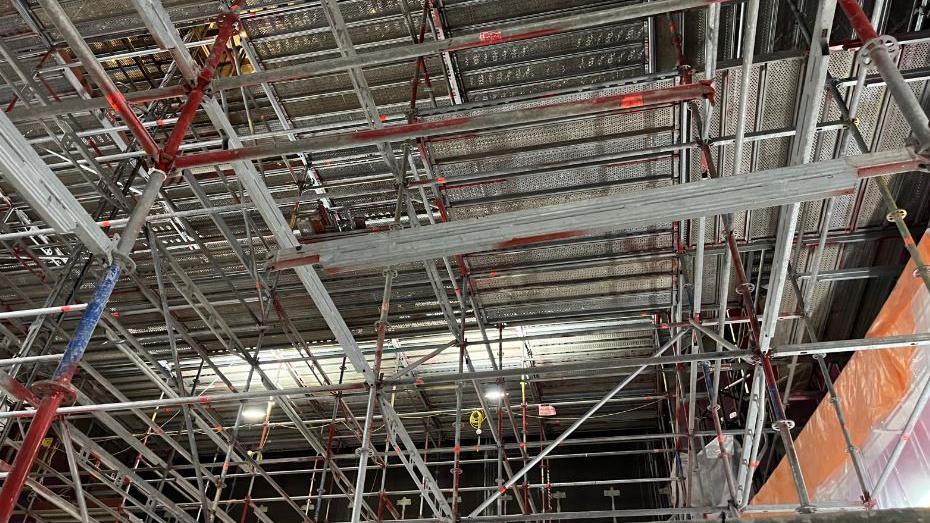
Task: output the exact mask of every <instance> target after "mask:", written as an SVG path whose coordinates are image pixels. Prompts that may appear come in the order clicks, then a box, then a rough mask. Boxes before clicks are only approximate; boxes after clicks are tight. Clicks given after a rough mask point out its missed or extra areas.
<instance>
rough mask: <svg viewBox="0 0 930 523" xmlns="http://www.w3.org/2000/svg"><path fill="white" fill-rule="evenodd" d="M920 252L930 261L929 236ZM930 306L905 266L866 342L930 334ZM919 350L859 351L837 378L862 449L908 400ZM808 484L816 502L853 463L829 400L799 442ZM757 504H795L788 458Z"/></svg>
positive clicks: (929, 299) (851, 427)
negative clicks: (823, 489) (824, 488)
mask: <svg viewBox="0 0 930 523" xmlns="http://www.w3.org/2000/svg"><path fill="white" fill-rule="evenodd" d="M918 247H919V249H920V252H921V254H922V255H923V256H924V259H925V260H926V259H930V235H928V233H926V232H925V233H924V236H923V238H922V239H921V241H920V244H919V246H918ZM928 307H930V294H928V292H927V289H926V287H924V285H923V281H922V280H921V279H920V278H919V277H917V276H916V275H915V274H914V262H913V261H911V262H909V263H908V264H907V266H906V267H905V268H904V271H903V272H902V273H901V276H900V277H899V278H898V283H897V284H896V285H895V288H894V290H893V291H892V292H891V296H889V297H888V300H887V301H886V302H885V304H884V305H883V306H882V309H881V311H880V312H879V313H878V316H877V317H876V318H875V321H874V322H873V323H872V326H871V327H870V328H869V331H868V333H867V334H866V337H867V338H877V337H883V336H898V335H906V334H916V333H918V332H927V331H928V330H930V319H928V318H927V316H928V314H927V310H928ZM914 354H915V349H914V348H902V349H884V350H868V351H860V352H856V353H855V354H853V356H852V358H850V360H849V363H847V365H846V367H845V368H844V369H843V372H842V373H841V374H840V376H839V378H837V380H836V391H837V395H838V396H839V398H840V404H841V405H842V407H843V409H844V412H845V414H846V420H847V429H848V430H849V434H850V436H851V437H852V440H853V443H854V444H855V445H856V446H857V447H861V446H862V445H863V444H864V443H865V442H866V441H867V440H868V439H869V436H870V434H871V433H872V431H873V430H874V429H876V428H879V427H880V426H881V424H882V423H883V422H884V421H885V420H886V419H888V417H889V416H890V415H891V414H892V412H893V411H894V409H895V408H896V407H897V406H898V405H899V404H900V403H901V402H902V401H903V400H904V398H905V396H906V395H907V393H908V390H909V387H910V380H911V370H910V367H911V363H912V361H913V359H914ZM795 446H796V448H797V451H798V458H799V460H800V463H801V470H802V472H803V473H804V481H805V483H806V485H807V490H808V492H809V493H810V495H811V499H812V500H813V501H817V497H816V493H817V490H818V489H819V488H820V487H821V486H823V485H824V484H825V483H826V482H827V481H828V480H830V479H832V478H834V477H835V476H837V475H838V474H839V473H840V472H841V471H842V470H843V466H844V465H845V464H847V463H848V460H849V454H848V453H847V452H846V445H845V443H844V441H843V433H842V432H841V430H840V426H839V423H838V422H837V420H836V412H835V411H834V410H833V407H832V406H831V405H830V401H829V397H824V399H823V400H822V401H821V402H820V405H818V406H817V410H816V411H815V412H814V415H813V416H812V417H811V419H810V420H809V421H808V422H807V425H805V426H804V429H803V430H801V433H800V434H799V435H798V437H797V439H795ZM752 502H753V503H757V504H796V503H798V502H799V501H798V494H797V491H796V490H795V486H794V481H793V480H792V478H791V471H790V470H789V468H788V463H787V461H786V460H784V459H782V461H781V463H779V464H778V467H777V468H776V469H775V472H773V473H772V475H771V477H769V479H768V481H767V482H766V483H765V485H763V486H762V488H761V489H760V490H759V492H758V493H757V494H756V496H755V497H754V498H753V500H752Z"/></svg>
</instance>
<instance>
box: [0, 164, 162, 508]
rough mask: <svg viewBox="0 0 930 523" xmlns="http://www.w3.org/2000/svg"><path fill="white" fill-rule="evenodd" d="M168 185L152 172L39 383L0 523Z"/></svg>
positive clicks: (0, 494)
mask: <svg viewBox="0 0 930 523" xmlns="http://www.w3.org/2000/svg"><path fill="white" fill-rule="evenodd" d="M164 181H165V173H164V172H162V171H160V170H157V169H153V170H152V171H151V172H150V174H149V181H148V184H147V185H146V187H145V190H144V191H143V192H142V196H141V197H140V198H139V201H138V202H137V203H136V206H135V208H134V209H133V210H132V215H131V216H130V217H129V221H128V222H127V223H126V228H125V229H124V230H123V235H122V236H121V237H120V239H119V243H118V244H117V246H116V250H115V251H114V254H115V258H116V259H115V261H114V262H113V263H111V264H110V265H109V266H107V268H106V269H105V271H104V273H103V276H102V277H101V278H100V280H98V281H97V286H96V287H95V288H94V295H93V297H92V298H91V300H90V301H89V302H88V303H87V308H86V309H84V314H83V315H82V316H81V321H80V322H78V326H77V329H76V330H75V332H74V336H73V337H72V338H71V342H70V343H68V347H67V348H66V349H65V353H64V355H63V356H62V358H61V361H60V362H59V363H58V368H56V369H55V373H54V374H53V375H52V379H51V380H48V381H45V382H40V383H37V384H36V385H35V386H34V387H33V389H34V391H35V392H36V393H37V395H38V396H39V397H41V398H42V401H41V402H40V403H39V405H38V408H37V409H36V415H35V417H34V418H33V419H32V422H31V423H30V424H29V430H27V431H26V437H25V438H24V439H23V444H22V446H21V447H20V450H19V452H18V453H17V454H16V458H15V459H14V460H13V466H12V468H11V469H10V473H9V474H8V475H7V477H6V479H5V480H4V481H3V488H2V489H0V523H7V522H8V521H9V520H10V516H12V515H13V509H14V508H15V507H16V500H17V498H19V493H20V492H21V491H22V488H23V485H25V484H26V478H27V477H28V476H29V471H30V470H32V464H33V463H34V462H35V458H36V455H37V454H38V452H39V448H40V446H41V444H42V440H43V439H45V435H46V434H47V433H48V429H49V428H50V427H51V426H52V422H53V421H55V418H56V417H57V411H58V407H59V406H61V404H62V402H64V401H65V400H69V401H70V400H71V399H72V398H73V395H74V394H73V392H72V389H71V378H72V377H74V372H75V370H77V366H78V363H79V362H80V361H81V358H82V357H83V356H84V351H85V350H87V345H88V344H89V343H90V339H91V337H92V336H93V334H94V329H96V328H97V323H99V322H100V317H101V316H102V315H103V311H104V308H105V307H106V305H107V302H108V301H110V295H111V294H113V289H114V288H115V287H116V282H117V281H119V277H120V274H121V273H122V271H123V267H122V263H125V261H127V260H128V259H129V258H128V256H129V253H130V252H131V251H132V246H133V244H135V243H136V238H138V237H139V231H141V230H142V226H143V225H144V224H145V218H146V216H147V215H148V213H149V211H150V210H151V208H152V205H153V204H154V203H155V199H156V198H157V197H158V191H159V190H160V189H161V186H162V184H163V183H164Z"/></svg>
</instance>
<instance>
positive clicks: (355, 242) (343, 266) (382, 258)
mask: <svg viewBox="0 0 930 523" xmlns="http://www.w3.org/2000/svg"><path fill="white" fill-rule="evenodd" d="M919 163H920V159H919V157H918V156H916V155H915V154H914V153H913V151H911V150H910V149H907V148H904V149H897V150H894V151H888V152H883V153H873V154H869V155H861V156H853V157H847V158H842V159H838V160H830V161H825V162H819V163H815V164H806V165H800V166H795V167H784V168H779V169H770V170H767V171H761V172H758V173H754V174H751V175H743V176H729V177H726V178H718V179H714V180H707V181H704V182H700V183H688V184H681V185H676V186H673V187H667V188H661V189H654V190H645V191H640V192H636V193H628V194H621V195H616V196H606V197H601V198H592V199H589V200H586V201H582V202H573V203H567V204H560V205H552V206H548V207H543V208H539V209H530V210H523V211H514V212H507V213H500V214H495V215H492V216H487V217H480V218H471V219H467V220H459V221H456V222H448V223H440V224H436V225H429V226H423V227H418V228H413V229H404V230H400V231H389V232H385V233H379V234H369V235H362V236H356V237H350V238H344V239H337V240H330V241H322V242H318V243H314V244H310V245H299V246H296V245H295V246H294V247H293V248H290V249H287V248H285V249H283V250H281V251H279V252H277V253H276V254H275V256H274V257H273V258H272V260H271V262H270V265H271V267H273V268H277V269H283V268H289V267H298V268H299V267H301V266H305V265H308V264H319V265H320V266H321V267H322V268H324V269H325V270H327V271H331V272H338V271H343V270H350V269H358V268H368V267H379V266H388V265H399V264H402V263H408V262H414V261H423V260H428V259H432V258H439V257H442V256H446V255H451V254H466V253H472V252H481V251H490V250H494V249H501V248H508V247H516V246H522V245H530V244H534V243H539V242H543V241H551V240H558V239H565V238H572V237H580V236H588V235H592V234H596V233H599V232H604V231H612V230H616V229H618V228H623V227H637V226H648V225H652V224H654V223H655V222H657V221H659V220H662V221H668V220H678V219H684V218H693V217H698V216H709V215H713V214H719V213H721V212H731V211H736V210H742V209H760V208H765V207H772V206H776V205H782V204H786V203H792V202H800V201H805V200H813V199H818V198H823V197H826V196H829V195H832V194H842V193H848V192H851V191H852V190H853V189H854V188H855V187H856V183H857V182H858V180H859V178H861V177H867V176H877V175H879V174H889V173H893V172H904V171H909V170H914V169H916V168H918V165H919ZM292 243H296V241H293V242H292Z"/></svg>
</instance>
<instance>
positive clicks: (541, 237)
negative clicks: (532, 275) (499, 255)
mask: <svg viewBox="0 0 930 523" xmlns="http://www.w3.org/2000/svg"><path fill="white" fill-rule="evenodd" d="M583 234H584V231H563V232H550V233H546V234H537V235H534V236H524V237H522V238H512V239H510V240H506V241H502V242H499V243H497V245H495V247H496V248H498V249H508V248H511V247H522V246H524V245H530V244H533V243H540V242H546V241H551V240H563V239H565V238H574V237H575V236H581V235H583Z"/></svg>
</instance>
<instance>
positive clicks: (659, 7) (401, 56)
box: [11, 0, 724, 122]
mask: <svg viewBox="0 0 930 523" xmlns="http://www.w3.org/2000/svg"><path fill="white" fill-rule="evenodd" d="M723 1H724V0H660V1H657V2H646V3H642V4H633V5H629V4H625V5H621V6H618V7H615V8H612V9H604V10H599V11H591V12H586V13H580V14H575V15H570V16H563V17H561V18H558V19H555V20H544V21H538V22H530V23H525V24H512V25H508V26H505V27H498V28H493V29H491V30H487V31H481V32H479V33H473V34H467V35H461V36H456V37H451V38H446V39H444V40H436V41H429V42H423V43H422V44H415V45H407V46H403V47H391V48H387V49H381V50H378V51H372V52H368V53H361V54H358V55H357V57H355V58H350V57H340V58H333V59H329V60H317V61H308V62H306V63H303V64H299V65H293V66H288V67H279V68H276V69H270V70H266V71H264V72H261V73H252V74H248V75H242V76H233V77H227V78H221V79H217V81H216V82H215V83H214V84H213V88H214V89H215V90H216V91H224V90H230V89H239V88H240V87H252V86H257V85H261V84H262V83H272V82H283V81H288V80H299V79H302V78H308V77H311V76H317V75H322V74H327V73H336V72H342V71H345V70H347V69H349V68H352V67H359V68H364V67H372V66H376V65H383V64H390V63H397V62H406V61H410V60H414V59H416V58H419V57H421V56H429V55H434V54H438V53H443V52H453V51H460V50H463V49H473V48H476V47H486V46H492V45H496V44H501V43H506V42H516V41H521V40H527V39H530V38H538V37H542V36H549V35H554V34H559V33H564V32H567V31H578V30H583V29H589V28H591V27H600V26H604V25H609V24H616V23H620V22H625V21H628V20H637V19H640V18H646V17H649V16H655V15H659V14H663V13H667V12H671V11H682V10H687V9H695V8H698V7H704V6H707V5H710V4H717V3H723ZM169 45H177V44H174V43H171V44H169ZM174 49H177V50H186V48H184V47H174ZM186 94H187V93H186V90H185V89H184V88H183V87H180V86H178V87H166V88H161V89H151V90H148V91H140V92H136V93H132V94H128V95H126V100H127V101H128V102H129V103H145V102H151V101H155V100H162V99H167V98H180V97H183V96H185V95H186ZM107 107H109V104H108V103H107V101H106V100H104V99H94V100H80V101H70V100H69V101H65V102H59V103H56V104H53V105H50V106H47V107H42V108H35V109H30V110H17V111H13V113H11V116H12V119H13V121H17V122H19V121H26V120H35V119H37V118H44V117H48V116H52V115H56V114H67V113H73V112H84V111H88V110H91V109H105V108H107Z"/></svg>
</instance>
